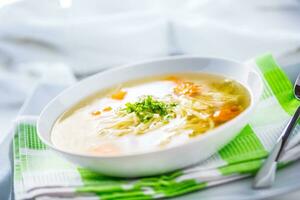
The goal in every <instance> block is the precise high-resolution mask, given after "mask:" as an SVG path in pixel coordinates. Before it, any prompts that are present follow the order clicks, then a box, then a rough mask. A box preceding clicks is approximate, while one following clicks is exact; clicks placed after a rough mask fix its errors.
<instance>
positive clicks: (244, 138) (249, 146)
mask: <svg viewBox="0 0 300 200" xmlns="http://www.w3.org/2000/svg"><path fill="white" fill-rule="evenodd" d="M267 154H268V152H267V151H266V150H265V148H264V147H263V145H262V144H261V142H260V140H259V139H258V137H257V136H256V134H255V132H254V131H253V129H252V128H251V126H250V125H247V126H246V127H245V128H244V129H243V130H242V131H241V133H240V134H239V135H238V136H237V137H236V138H235V139H234V140H233V141H231V142H230V143H229V144H228V145H226V146H225V147H224V148H223V149H221V150H220V151H219V155H220V156H221V158H222V159H223V160H225V161H226V162H227V163H228V164H233V163H239V162H244V161H248V160H254V159H258V158H263V157H265V156H266V155H267Z"/></svg>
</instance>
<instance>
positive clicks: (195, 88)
mask: <svg viewBox="0 0 300 200" xmlns="http://www.w3.org/2000/svg"><path fill="white" fill-rule="evenodd" d="M174 93H175V94H177V95H188V96H191V97H192V96H196V95H197V94H199V93H200V87H199V85H196V84H194V83H192V82H187V81H185V82H180V83H178V84H177V86H176V87H175V88H174Z"/></svg>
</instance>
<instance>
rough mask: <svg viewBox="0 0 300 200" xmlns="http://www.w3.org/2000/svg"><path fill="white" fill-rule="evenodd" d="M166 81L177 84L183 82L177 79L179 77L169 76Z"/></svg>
mask: <svg viewBox="0 0 300 200" xmlns="http://www.w3.org/2000/svg"><path fill="white" fill-rule="evenodd" d="M166 80H167V81H172V82H175V83H179V82H181V81H182V80H181V79H180V78H179V77H177V76H168V77H167V78H166Z"/></svg>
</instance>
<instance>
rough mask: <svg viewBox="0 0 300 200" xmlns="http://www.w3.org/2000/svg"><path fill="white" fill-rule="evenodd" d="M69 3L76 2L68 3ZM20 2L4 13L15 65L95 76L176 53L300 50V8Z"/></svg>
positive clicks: (178, 0)
mask: <svg viewBox="0 0 300 200" xmlns="http://www.w3.org/2000/svg"><path fill="white" fill-rule="evenodd" d="M68 1H70V0H68ZM71 2H72V4H71V6H70V7H69V8H62V7H61V6H60V1H58V0H57V1H56V0H26V1H18V2H17V3H15V4H12V5H10V6H4V7H2V9H0V51H1V52H3V51H4V52H6V53H7V54H8V55H10V56H11V58H12V62H13V63H14V64H16V63H19V62H28V61H29V62H30V61H53V60H55V61H63V62H66V63H67V64H69V65H70V66H71V67H72V68H73V69H74V70H75V72H76V73H89V72H94V71H97V70H99V69H101V68H107V67H111V66H115V65H119V64H123V63H128V62H132V61H136V60H141V59H146V58H152V57H158V56H166V55H169V54H172V53H173V52H175V53H184V54H197V55H202V56H221V57H228V58H234V59H238V60H245V59H247V58H250V57H253V56H255V55H258V54H260V53H263V52H266V51H270V52H272V53H274V54H276V55H278V54H282V53H286V52H289V51H293V50H295V49H297V48H298V47H299V46H300V1H299V0H265V1H260V0H253V1H238V0H164V1H161V0H110V1H107V0H73V1H71Z"/></svg>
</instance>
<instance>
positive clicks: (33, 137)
mask: <svg viewBox="0 0 300 200" xmlns="http://www.w3.org/2000/svg"><path fill="white" fill-rule="evenodd" d="M18 131H19V132H20V133H19V134H21V135H22V140H21V141H22V143H21V144H20V145H21V147H22V148H25V147H26V148H29V149H35V150H43V149H46V145H45V144H43V143H42V141H41V140H40V139H39V137H38V135H37V132H36V126H35V125H32V124H25V123H23V124H20V125H19V129H18Z"/></svg>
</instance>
